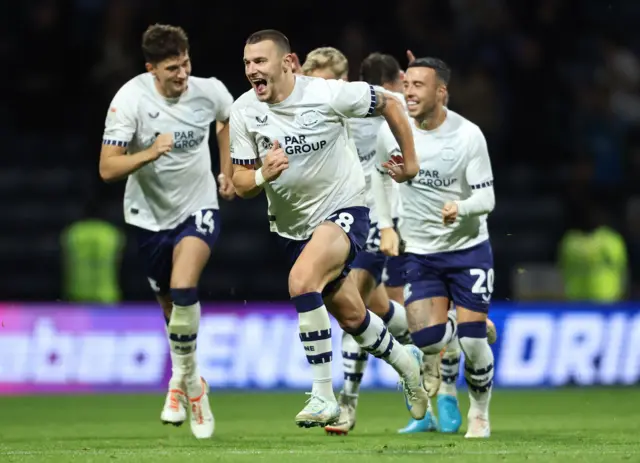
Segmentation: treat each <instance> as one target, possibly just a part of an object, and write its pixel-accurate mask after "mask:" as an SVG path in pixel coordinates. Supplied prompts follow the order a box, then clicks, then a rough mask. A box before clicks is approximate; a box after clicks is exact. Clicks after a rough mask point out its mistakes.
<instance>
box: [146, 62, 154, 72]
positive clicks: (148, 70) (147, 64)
mask: <svg viewBox="0 0 640 463" xmlns="http://www.w3.org/2000/svg"><path fill="white" fill-rule="evenodd" d="M144 67H145V69H146V70H147V72H150V73H152V74H153V71H154V70H155V66H154V65H153V64H151V63H144Z"/></svg>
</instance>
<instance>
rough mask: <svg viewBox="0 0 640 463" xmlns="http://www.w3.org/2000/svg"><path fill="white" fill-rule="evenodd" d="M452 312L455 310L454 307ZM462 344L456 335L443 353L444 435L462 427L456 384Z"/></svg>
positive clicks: (441, 427) (440, 406)
mask: <svg viewBox="0 0 640 463" xmlns="http://www.w3.org/2000/svg"><path fill="white" fill-rule="evenodd" d="M451 310H455V308H453V307H452V309H451ZM460 353H461V351H460V344H459V342H458V336H457V335H455V336H454V337H453V338H452V339H451V341H450V342H449V344H447V347H446V348H445V349H444V351H443V353H442V360H441V366H440V371H441V374H442V382H441V383H440V388H439V389H438V399H437V404H438V422H439V426H438V429H439V430H440V432H444V433H456V432H458V430H459V429H460V426H461V425H462V415H461V414H460V406H459V404H458V391H457V387H456V382H457V381H458V374H459V371H460Z"/></svg>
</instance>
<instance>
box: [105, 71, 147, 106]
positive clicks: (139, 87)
mask: <svg viewBox="0 0 640 463" xmlns="http://www.w3.org/2000/svg"><path fill="white" fill-rule="evenodd" d="M152 86H153V76H152V75H151V74H149V73H148V72H145V73H143V74H138V75H137V76H135V77H132V78H131V79H129V80H128V81H127V82H125V83H124V84H123V85H122V87H120V89H118V91H117V92H116V95H115V97H114V98H115V99H120V100H123V101H127V102H130V103H134V102H136V101H138V100H139V99H140V98H141V97H142V96H143V95H146V94H147V93H148V92H149V91H151V90H152Z"/></svg>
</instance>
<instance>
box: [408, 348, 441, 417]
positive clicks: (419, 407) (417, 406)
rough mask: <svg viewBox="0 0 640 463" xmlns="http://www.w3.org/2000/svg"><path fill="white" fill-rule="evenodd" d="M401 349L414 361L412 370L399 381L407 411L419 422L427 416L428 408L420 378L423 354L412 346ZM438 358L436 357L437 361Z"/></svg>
mask: <svg viewBox="0 0 640 463" xmlns="http://www.w3.org/2000/svg"><path fill="white" fill-rule="evenodd" d="M402 348H403V349H407V350H408V351H409V355H411V356H412V357H413V359H415V364H414V365H413V366H414V368H412V369H411V371H409V372H406V373H405V375H404V376H402V378H401V380H400V384H401V385H402V388H403V391H404V398H405V403H406V405H407V410H409V413H411V416H412V417H413V418H414V419H416V420H421V419H422V418H424V416H425V415H426V414H427V410H428V408H429V395H428V393H427V391H426V390H425V388H424V387H423V385H422V380H421V377H420V373H421V371H420V370H421V363H422V361H423V360H422V359H423V356H424V354H423V353H422V351H421V350H420V349H418V348H417V347H416V346H414V345H408V346H402ZM439 359H440V357H439V356H438V360H439Z"/></svg>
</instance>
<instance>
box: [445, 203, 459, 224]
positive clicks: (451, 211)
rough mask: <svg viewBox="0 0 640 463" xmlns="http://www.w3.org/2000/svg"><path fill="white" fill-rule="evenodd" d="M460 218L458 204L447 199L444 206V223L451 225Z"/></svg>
mask: <svg viewBox="0 0 640 463" xmlns="http://www.w3.org/2000/svg"><path fill="white" fill-rule="evenodd" d="M457 218H458V205H457V204H456V203H454V202H453V201H447V202H446V203H445V205H444V206H443V207H442V223H444V224H445V225H451V224H452V223H454V222H455V221H456V219H457Z"/></svg>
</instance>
